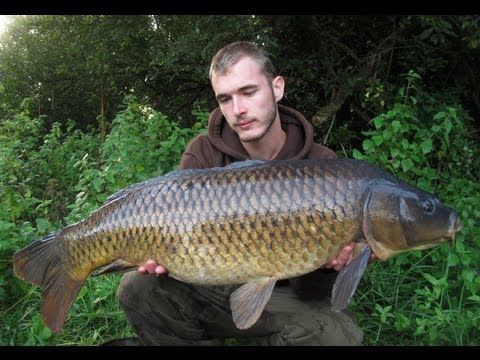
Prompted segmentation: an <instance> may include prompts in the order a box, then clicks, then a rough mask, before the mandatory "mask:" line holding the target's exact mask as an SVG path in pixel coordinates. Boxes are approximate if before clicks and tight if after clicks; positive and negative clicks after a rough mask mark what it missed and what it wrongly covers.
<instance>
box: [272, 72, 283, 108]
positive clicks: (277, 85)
mask: <svg viewBox="0 0 480 360" xmlns="http://www.w3.org/2000/svg"><path fill="white" fill-rule="evenodd" d="M272 89H273V95H274V96H275V101H276V102H279V101H280V100H282V98H283V91H284V89H285V80H284V79H283V77H281V76H277V77H276V78H275V79H273V80H272Z"/></svg>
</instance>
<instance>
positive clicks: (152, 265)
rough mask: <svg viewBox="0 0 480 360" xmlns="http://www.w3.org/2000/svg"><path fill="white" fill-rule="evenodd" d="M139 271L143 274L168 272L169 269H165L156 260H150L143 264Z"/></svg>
mask: <svg viewBox="0 0 480 360" xmlns="http://www.w3.org/2000/svg"><path fill="white" fill-rule="evenodd" d="M138 271H139V272H141V273H142V274H156V275H161V274H166V273H168V270H167V269H165V268H164V267H163V266H162V265H159V264H157V262H156V261H155V260H151V259H150V260H148V261H147V262H146V263H145V265H141V266H139V267H138Z"/></svg>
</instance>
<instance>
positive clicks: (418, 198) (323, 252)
mask: <svg viewBox="0 0 480 360" xmlns="http://www.w3.org/2000/svg"><path fill="white" fill-rule="evenodd" d="M427 210H428V211H427ZM460 227H461V225H460V222H459V220H458V216H457V215H456V213H455V212H454V211H453V210H452V209H449V208H447V207H445V206H444V205H443V204H442V203H441V202H440V201H439V200H438V199H436V198H435V197H434V196H433V195H431V194H428V193H426V192H424V191H422V190H420V189H418V188H416V187H413V186H410V185H408V184H406V183H404V182H402V181H400V180H399V179H397V178H395V177H394V176H392V175H390V174H389V173H387V172H385V171H383V170H381V169H380V168H378V167H376V166H374V165H371V164H367V163H365V162H361V161H358V160H353V159H334V160H298V161H269V162H263V161H253V162H252V161H248V162H240V163H234V164H232V165H231V166H228V167H224V168H213V169H197V170H184V171H178V172H173V173H171V174H168V175H166V176H161V177H157V178H155V179H152V180H149V181H146V182H142V183H139V184H136V185H133V186H131V187H129V188H126V189H124V190H121V191H120V192H118V193H117V194H115V195H113V196H112V197H110V198H109V199H107V201H106V202H105V204H104V205H103V206H102V207H100V208H99V209H98V210H96V211H94V212H93V213H92V214H91V215H90V216H88V217H87V218H86V219H85V220H83V221H81V222H79V223H77V224H74V225H70V226H67V227H65V228H64V229H62V230H59V231H57V232H55V233H53V234H50V235H48V236H47V237H45V238H43V239H40V240H37V241H36V242H34V243H32V244H30V245H29V246H27V247H26V248H24V249H22V250H20V251H19V252H17V253H16V254H15V255H14V268H15V273H16V274H17V276H19V277H20V278H22V279H25V280H26V281H29V282H31V283H34V284H38V285H40V286H42V287H43V288H44V290H43V293H42V299H43V300H44V301H43V304H42V314H43V317H44V321H45V323H46V324H47V325H48V326H49V327H50V328H51V329H52V330H53V331H58V330H60V329H61V327H62V326H63V323H64V320H65V317H66V314H67V311H68V309H69V308H70V306H71V304H72V303H73V301H74V300H75V297H76V295H77V293H78V291H79V289H80V288H81V286H82V284H83V282H84V280H85V279H86V278H87V277H88V276H89V274H90V273H92V271H94V270H95V269H98V268H101V267H105V268H104V269H103V270H102V271H103V272H105V273H106V272H109V271H115V270H121V269H126V268H135V267H137V266H139V265H140V264H143V263H145V262H146V260H148V259H155V260H156V261H157V262H158V263H160V264H162V265H164V266H165V267H166V268H167V269H168V270H169V275H170V276H172V277H174V278H176V279H178V280H181V281H186V282H190V283H195V284H205V285H221V284H243V283H249V284H251V286H250V290H249V292H248V294H249V297H255V296H256V295H258V296H259V298H261V302H263V303H264V304H263V306H264V305H265V304H266V302H267V301H268V299H269V297H270V293H271V287H272V286H271V284H272V281H273V282H274V281H276V280H279V279H285V278H290V277H295V276H299V275H302V274H305V273H308V272H311V271H313V270H315V269H318V268H320V267H321V266H323V265H324V264H325V263H327V262H328V261H329V260H330V259H332V258H334V257H336V255H337V254H338V252H339V251H340V249H341V248H342V247H343V246H344V245H345V244H346V243H349V242H351V241H356V242H359V243H361V242H366V243H368V245H369V246H370V247H371V248H372V250H373V252H374V253H375V254H376V255H377V256H378V257H379V258H381V259H384V260H386V259H388V258H389V257H390V256H394V255H396V254H398V253H401V252H404V251H409V250H413V249H424V248H429V247H433V246H437V245H439V244H440V243H442V242H445V241H447V240H448V239H452V240H453V239H454V237H455V233H456V232H458V230H459V229H460ZM102 271H100V272H102ZM266 279H267V280H266ZM269 279H271V280H269ZM252 284H253V285H252ZM240 289H242V288H240ZM240 289H239V290H240ZM350 290H351V289H349V291H350ZM242 291H243V290H242ZM240 292H241V291H240ZM237 295H240V296H236V297H235V299H236V298H242V295H244V294H241V293H240V294H237ZM242 299H244V298H242ZM247 299H248V298H247ZM265 299H266V300H265ZM231 305H232V309H233V312H234V318H236V319H237V320H238V319H239V318H241V319H243V318H245V319H246V320H245V322H244V320H238V321H240V322H241V324H240V326H239V324H237V326H239V327H240V328H246V327H249V326H251V325H252V324H251V323H252V321H253V323H254V322H255V321H256V319H255V316H257V315H258V316H260V315H259V314H258V313H260V314H261V311H262V310H263V307H262V308H261V309H260V310H259V309H256V311H255V313H256V314H257V315H255V316H254V315H251V314H247V315H245V316H243V315H244V314H241V313H242V312H243V311H245V309H244V308H243V307H238V306H237V307H236V306H235V305H236V304H234V303H233V302H232V304H231ZM258 310H259V311H258ZM239 313H240V314H239ZM257 318H258V317H257Z"/></svg>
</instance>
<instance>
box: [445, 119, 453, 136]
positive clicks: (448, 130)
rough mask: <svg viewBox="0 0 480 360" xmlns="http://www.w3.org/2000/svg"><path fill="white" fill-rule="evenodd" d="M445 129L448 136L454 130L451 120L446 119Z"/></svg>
mask: <svg viewBox="0 0 480 360" xmlns="http://www.w3.org/2000/svg"><path fill="white" fill-rule="evenodd" d="M443 127H444V128H445V131H446V132H447V134H450V131H451V130H452V122H451V121H450V119H445V121H444V122H443Z"/></svg>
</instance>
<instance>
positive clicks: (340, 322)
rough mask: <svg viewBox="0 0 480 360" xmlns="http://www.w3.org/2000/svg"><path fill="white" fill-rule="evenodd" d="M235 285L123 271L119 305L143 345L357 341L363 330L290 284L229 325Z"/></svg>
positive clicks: (296, 343)
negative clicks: (244, 325) (250, 317)
mask: <svg viewBox="0 0 480 360" xmlns="http://www.w3.org/2000/svg"><path fill="white" fill-rule="evenodd" d="M237 288H238V285H236V286H198V285H191V284H187V283H183V282H180V281H177V280H174V279H172V278H170V277H169V276H154V275H143V274H140V273H138V272H137V271H131V272H128V273H126V274H125V275H123V277H122V280H121V282H120V286H119V288H118V291H117V295H118V299H119V302H120V305H121V307H122V308H123V310H124V311H125V314H126V316H127V318H128V321H129V322H130V324H131V326H132V327H133V329H134V331H135V333H136V334H137V336H138V337H139V339H140V341H141V342H142V343H143V344H145V345H224V343H225V342H224V341H225V339H229V338H238V339H246V341H247V344H248V345H360V344H361V342H362V338H363V331H362V330H361V329H360V328H359V327H358V326H357V324H356V323H355V321H354V320H353V318H352V317H351V315H349V314H348V312H346V311H345V312H339V313H337V312H333V311H332V310H331V309H330V302H329V300H323V301H318V300H309V301H305V300H299V299H298V298H297V297H296V295H294V294H293V292H292V289H291V287H290V286H277V287H275V289H274V291H273V293H272V297H271V299H270V301H269V302H268V304H267V306H266V307H265V311H264V312H263V314H262V316H261V317H260V319H259V320H258V321H257V323H256V324H255V325H253V326H252V327H251V328H249V329H246V330H240V329H237V328H236V327H235V324H234V323H233V320H232V313H231V310H230V306H229V304H230V302H229V297H230V294H231V293H232V292H233V291H234V290H235V289H237Z"/></svg>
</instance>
